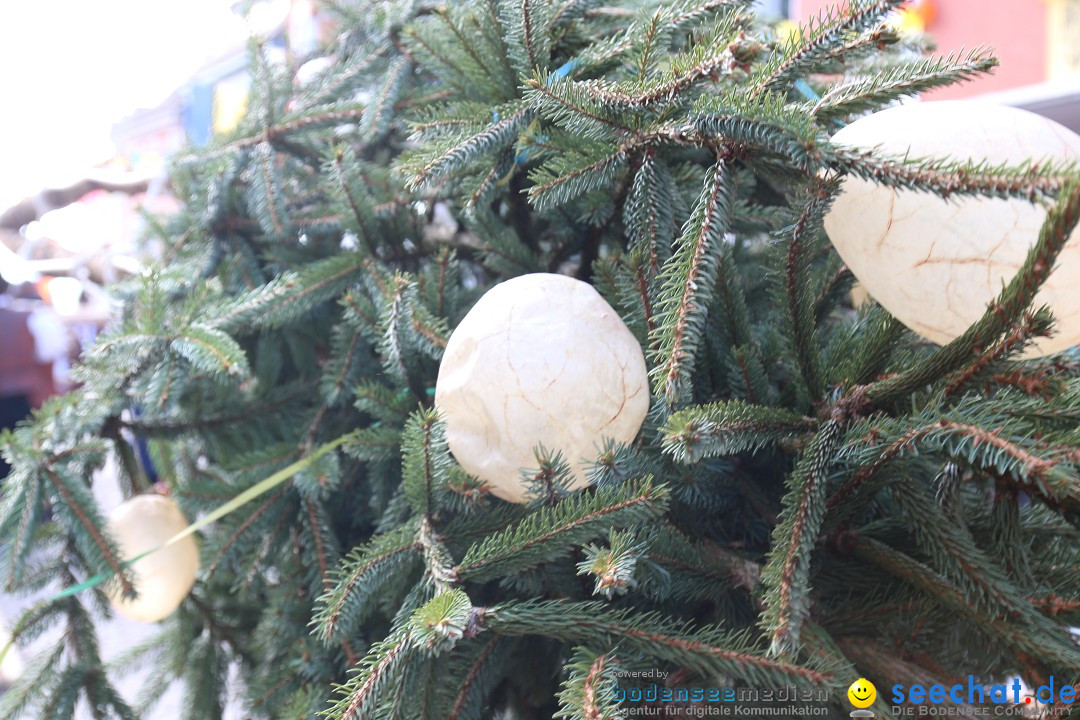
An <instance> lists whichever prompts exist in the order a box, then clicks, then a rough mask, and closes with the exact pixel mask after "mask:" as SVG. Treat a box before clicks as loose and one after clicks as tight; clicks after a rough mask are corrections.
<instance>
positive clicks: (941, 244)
mask: <svg viewBox="0 0 1080 720" xmlns="http://www.w3.org/2000/svg"><path fill="white" fill-rule="evenodd" d="M832 142H833V143H835V144H837V145H842V146H846V147H850V148H857V149H861V150H872V149H875V148H876V149H877V152H878V153H879V154H880V155H881V156H883V157H884V156H891V157H903V156H908V157H910V158H912V159H915V158H933V159H945V158H950V159H953V160H958V161H972V162H981V161H986V162H988V163H990V164H992V165H997V164H1001V163H1007V164H1009V165H1014V166H1021V165H1030V164H1031V163H1032V162H1033V161H1035V162H1039V163H1043V162H1046V161H1050V162H1054V163H1067V162H1071V161H1076V160H1080V136H1078V135H1076V134H1075V133H1073V132H1072V131H1070V130H1068V129H1067V128H1065V127H1063V126H1061V125H1059V124H1058V123H1056V122H1054V121H1052V120H1048V119H1046V118H1044V117H1041V116H1039V115H1035V114H1034V113H1030V112H1027V111H1026V110H1019V109H1017V108H1012V107H1002V106H998V105H991V104H986V103H979V102H969V101H943V102H926V103H912V104H907V105H899V106H896V107H891V108H888V109H886V110H882V111H880V112H877V113H874V114H873V115H869V116H867V117H864V118H861V119H859V120H856V121H855V122H853V123H851V124H850V125H848V126H847V127H845V128H843V129H841V130H840V131H839V132H837V133H836V134H835V135H834V136H833V138H832ZM1045 218H1046V209H1045V208H1044V207H1043V206H1041V205H1037V204H1034V203H1031V202H1028V201H1027V200H1024V199H1020V198H1008V199H1003V198H983V197H974V196H959V195H955V196H952V197H950V198H948V199H943V198H940V197H938V196H936V195H934V194H932V193H928V192H917V191H914V190H906V189H894V188H890V187H885V186H884V185H879V184H877V183H874V182H871V181H869V180H864V179H862V178H858V177H854V176H848V177H845V178H844V180H843V186H842V188H841V192H840V194H839V196H838V197H837V198H836V201H835V202H834V203H833V206H832V208H831V209H830V211H829V213H828V214H827V215H826V217H825V231H826V232H827V233H828V236H829V239H830V240H831V241H832V244H833V245H834V246H835V247H836V250H837V252H838V253H840V257H841V258H843V260H844V262H845V263H846V264H847V266H848V268H850V269H851V272H852V273H854V275H855V277H856V278H858V280H859V282H860V283H861V284H862V285H863V286H864V287H865V288H866V290H867V292H869V294H870V295H871V296H873V298H874V299H875V300H876V301H877V302H879V303H881V305H882V306H884V307H885V309H886V310H888V311H889V312H890V313H892V315H893V316H895V317H896V318H897V319H898V320H900V321H901V322H902V323H904V324H905V325H906V326H907V327H909V328H911V329H912V330H914V331H915V332H916V333H918V334H919V335H921V336H923V337H924V338H926V339H927V340H930V341H932V342H935V343H939V344H945V343H948V342H950V341H951V340H954V339H955V338H957V337H959V336H960V335H961V334H963V332H964V331H965V330H967V329H968V327H969V326H970V325H972V324H973V323H974V322H976V321H977V320H979V318H981V317H982V315H983V313H984V312H985V311H986V307H987V305H988V304H989V303H990V302H992V301H993V300H994V299H995V298H996V297H997V296H998V295H999V294H1000V292H1001V289H1002V287H1003V285H1004V284H1005V283H1008V282H1009V280H1010V279H1012V277H1013V276H1014V275H1015V274H1016V272H1017V271H1018V270H1019V269H1020V267H1021V265H1023V263H1024V260H1025V258H1026V257H1027V253H1028V250H1030V249H1031V246H1032V245H1034V244H1035V242H1036V241H1037V240H1038V237H1039V230H1040V228H1041V226H1042V223H1043V220H1044V219H1045ZM1078 236H1080V233H1075V232H1074V234H1073V235H1072V237H1071V238H1070V239H1069V241H1068V243H1067V244H1066V245H1065V247H1064V248H1063V250H1062V251H1061V253H1060V255H1059V256H1058V261H1057V265H1056V268H1055V270H1054V272H1053V273H1052V274H1051V275H1050V277H1049V279H1048V280H1047V281H1046V283H1045V284H1044V285H1043V287H1042V289H1041V291H1040V292H1039V294H1038V296H1037V297H1036V298H1035V303H1034V305H1035V307H1038V306H1041V305H1049V306H1050V308H1051V309H1052V310H1053V313H1054V316H1055V317H1056V319H1057V323H1056V326H1055V332H1054V335H1053V337H1051V338H1039V339H1038V340H1037V342H1034V343H1033V344H1032V345H1031V346H1030V347H1029V348H1028V350H1027V353H1026V356H1027V357H1041V356H1043V355H1049V354H1051V353H1055V352H1059V351H1062V350H1066V349H1068V348H1070V347H1072V346H1074V345H1077V344H1080V284H1078V283H1077V282H1076V279H1077V277H1078V276H1080V240H1078Z"/></svg>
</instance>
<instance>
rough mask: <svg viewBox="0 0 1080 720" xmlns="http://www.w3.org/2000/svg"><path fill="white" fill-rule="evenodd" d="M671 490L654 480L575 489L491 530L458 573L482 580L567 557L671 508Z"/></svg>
mask: <svg viewBox="0 0 1080 720" xmlns="http://www.w3.org/2000/svg"><path fill="white" fill-rule="evenodd" d="M667 502H668V491H667V489H666V488H663V487H654V486H653V485H652V483H651V481H646V482H645V483H644V484H643V485H641V486H634V485H626V486H623V487H620V488H611V489H604V490H600V491H598V492H597V493H595V494H593V495H588V494H576V495H571V496H569V497H567V498H566V499H564V500H562V501H560V502H558V503H557V504H555V505H554V506H552V507H549V508H543V509H542V510H540V511H539V512H537V513H534V514H533V515H531V516H529V517H527V518H526V519H525V520H524V521H522V522H521V523H520V524H518V525H517V526H515V527H512V528H509V529H507V530H504V531H502V532H499V533H493V534H492V535H490V536H488V537H487V539H485V540H484V541H483V542H482V543H480V544H478V545H474V546H472V547H471V548H469V551H468V552H467V553H465V557H464V558H462V560H461V563H460V564H459V565H458V566H457V567H456V568H454V573H455V575H456V576H457V577H460V578H462V579H463V580H469V581H474V582H479V581H483V580H487V579H490V578H494V577H499V576H500V575H503V574H507V573H517V572H521V571H522V570H524V569H526V568H531V567H536V566H537V565H539V564H540V563H543V562H550V561H552V560H555V559H557V558H559V557H562V556H564V555H565V554H566V553H567V552H569V550H570V549H571V548H573V547H575V546H577V545H580V544H582V543H584V542H586V541H588V540H591V539H593V538H595V537H597V536H598V535H600V534H601V533H603V532H606V531H608V530H609V529H611V528H624V527H631V526H634V525H639V524H642V523H644V522H646V521H648V520H650V519H653V518H656V517H658V516H659V515H661V514H662V513H663V512H664V510H665V509H666V508H667Z"/></svg>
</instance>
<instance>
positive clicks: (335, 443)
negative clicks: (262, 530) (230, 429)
mask: <svg viewBox="0 0 1080 720" xmlns="http://www.w3.org/2000/svg"><path fill="white" fill-rule="evenodd" d="M355 437H356V431H353V432H350V433H346V434H345V435H342V436H341V437H339V438H337V439H335V440H331V441H330V442H328V443H326V444H324V445H320V446H319V447H317V448H316V449H315V450H314V451H312V452H311V453H310V454H308V455H306V456H305V457H303V458H301V459H299V460H297V461H296V462H294V463H292V464H291V465H288V466H287V467H284V468H282V469H281V470H278V471H277V472H275V473H273V474H272V475H270V476H269V477H267V478H266V479H264V480H261V481H259V482H258V483H256V484H255V485H252V486H251V487H249V488H248V489H247V490H245V491H243V492H242V493H240V494H239V495H237V496H236V497H234V498H232V499H230V500H229V501H228V502H226V503H223V504H222V505H220V506H218V507H216V508H214V509H213V510H211V511H210V512H209V513H207V514H206V515H204V516H202V517H201V518H199V519H198V520H196V521H195V522H193V523H191V524H190V525H188V526H187V527H186V528H184V529H183V530H181V531H180V532H178V533H176V534H175V535H173V536H172V537H171V538H169V539H168V540H166V541H165V542H163V543H162V544H161V545H158V546H157V547H155V548H151V549H149V550H147V551H146V552H143V553H140V554H138V555H136V556H135V557H133V558H129V559H128V560H125V561H124V562H122V563H121V565H122V566H123V567H125V568H130V567H131V566H132V565H134V564H135V563H136V562H138V561H139V560H142V559H143V558H144V557H146V556H148V555H153V554H154V553H156V552H158V551H160V550H164V549H165V548H167V547H169V546H170V545H173V544H175V543H178V542H180V541H181V540H183V539H184V538H186V537H188V536H189V535H193V534H195V533H196V532H198V531H199V530H201V529H202V528H204V527H206V526H207V525H210V524H211V523H214V522H217V521H218V520H220V519H221V518H223V517H225V516H226V515H228V514H229V513H231V512H233V511H235V510H237V509H239V508H241V507H243V506H244V505H246V504H247V503H249V502H251V501H252V500H254V499H255V498H257V497H259V496H260V495H264V494H266V493H267V492H269V491H270V490H273V489H274V488H275V487H277V486H278V485H280V484H281V483H283V482H285V481H286V480H288V479H290V478H291V477H293V476H294V475H296V474H297V473H298V472H300V471H301V470H305V469H306V468H308V467H310V466H311V465H312V464H314V463H315V461H316V460H318V459H319V458H321V457H322V456H323V455H325V454H327V453H328V452H331V451H333V450H336V449H337V448H339V447H341V446H342V445H344V444H345V443H347V442H348V441H349V440H351V439H353V438H355ZM115 574H116V573H115V572H113V571H112V570H106V571H104V572H100V573H98V574H96V575H92V576H90V577H88V578H86V579H85V580H83V581H82V582H80V583H78V584H76V585H72V586H70V587H66V588H64V589H63V590H61V591H60V592H58V593H56V594H55V595H53V596H52V597H50V598H49V599H48V600H46V601H44V603H43V604H49V603H54V602H56V601H57V600H63V599H64V598H66V597H72V596H74V595H78V594H79V593H81V592H83V591H84V590H89V589H90V588H93V587H97V586H98V585H100V584H102V583H103V582H105V581H107V580H108V579H109V578H111V577H112V576H113V575H115ZM17 637H18V630H17V629H16V630H15V631H13V632H12V633H11V639H10V640H8V642H7V643H6V644H5V645H4V647H3V649H2V650H0V663H3V662H4V658H6V657H7V654H8V652H9V651H10V650H11V648H12V647H13V646H14V645H15V639H16V638H17Z"/></svg>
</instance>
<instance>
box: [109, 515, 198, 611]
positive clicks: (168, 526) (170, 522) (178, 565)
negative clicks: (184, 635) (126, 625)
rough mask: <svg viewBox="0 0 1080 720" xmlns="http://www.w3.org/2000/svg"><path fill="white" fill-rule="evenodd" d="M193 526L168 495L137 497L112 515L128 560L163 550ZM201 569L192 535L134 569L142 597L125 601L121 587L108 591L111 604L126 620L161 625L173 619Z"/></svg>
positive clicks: (112, 529)
mask: <svg viewBox="0 0 1080 720" xmlns="http://www.w3.org/2000/svg"><path fill="white" fill-rule="evenodd" d="M187 526H188V521H187V518H185V517H184V514H183V513H182V512H180V508H179V507H178V506H177V504H176V501H174V500H173V499H172V498H167V497H164V496H163V495H137V496H135V497H133V498H131V499H130V500H128V501H126V502H124V503H121V504H120V505H119V506H118V507H117V508H116V509H115V510H113V511H112V513H110V515H109V522H108V526H107V527H108V531H109V534H110V535H111V536H112V537H113V538H114V539H115V540H116V542H117V544H118V545H119V550H120V554H121V556H122V557H123V558H124V559H125V560H130V559H131V558H133V557H135V556H137V555H140V554H141V553H144V552H146V551H147V550H152V549H153V548H156V547H158V546H160V545H161V544H162V543H164V542H165V541H166V540H168V539H169V538H171V537H173V536H174V535H176V534H177V533H178V532H180V531H181V530H183V529H184V528H186V527H187ZM198 569H199V549H198V548H197V547H196V546H195V538H193V537H192V536H190V535H189V536H187V537H185V538H184V539H182V540H179V541H177V542H175V543H173V544H172V545H170V546H168V547H165V548H162V549H161V550H158V551H156V552H153V553H150V554H149V555H147V556H146V557H144V558H141V559H139V560H137V561H135V563H134V564H133V565H132V566H131V575H132V577H133V580H134V583H135V590H136V591H137V592H138V597H137V598H135V599H134V600H125V599H124V597H123V590H122V588H120V586H119V583H112V584H111V585H110V586H109V590H108V591H107V593H108V595H109V601H110V602H111V603H112V605H113V607H114V608H116V611H117V612H118V613H120V614H121V615H123V616H124V617H128V618H131V619H132V620H138V621H139V622H157V621H158V620H161V619H163V618H165V617H168V616H169V615H171V614H172V612H173V611H174V610H176V608H177V607H179V606H180V602H181V601H182V600H183V599H184V598H185V597H187V595H188V593H189V592H191V588H192V586H193V585H194V584H195V573H196V572H198Z"/></svg>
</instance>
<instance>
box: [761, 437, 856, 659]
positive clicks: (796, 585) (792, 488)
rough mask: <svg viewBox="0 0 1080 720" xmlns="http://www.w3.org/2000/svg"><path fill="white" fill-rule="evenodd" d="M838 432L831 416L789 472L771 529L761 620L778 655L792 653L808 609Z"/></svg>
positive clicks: (795, 648) (762, 576)
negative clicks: (781, 505)
mask: <svg viewBox="0 0 1080 720" xmlns="http://www.w3.org/2000/svg"><path fill="white" fill-rule="evenodd" d="M842 434H843V433H842V432H841V427H840V423H839V422H838V421H837V420H835V419H830V420H827V421H826V422H825V423H824V424H823V425H822V426H821V429H820V430H818V433H817V435H815V437H814V439H813V440H812V441H811V442H810V444H809V445H808V446H807V448H806V450H805V451H804V453H803V457H802V458H801V459H800V461H799V463H798V464H797V465H796V467H795V470H794V471H793V472H792V474H791V478H790V480H789V482H788V488H789V490H788V493H787V494H786V495H785V496H784V509H783V511H782V514H781V522H780V524H779V525H777V526H776V528H775V530H774V531H773V537H772V547H773V549H772V551H771V552H770V553H769V562H768V563H767V564H766V566H765V569H764V571H763V572H762V575H761V578H762V582H763V583H764V585H765V588H766V591H767V595H766V605H767V606H768V609H767V610H766V611H765V613H763V615H762V621H761V622H762V625H763V626H764V627H765V629H766V631H767V632H768V633H769V634H770V636H771V643H772V644H771V649H772V652H773V653H774V654H776V655H780V656H794V655H795V653H796V651H797V649H798V647H799V632H800V630H801V628H802V624H803V621H805V619H806V617H807V615H809V612H810V602H809V597H808V596H809V593H810V555H811V553H812V552H813V551H814V547H815V546H816V545H817V540H818V535H819V533H820V530H821V523H822V520H823V519H824V516H825V483H826V480H827V474H828V469H829V465H830V464H831V462H832V459H833V455H834V454H835V452H836V446H837V444H838V443H839V441H840V438H841V437H842Z"/></svg>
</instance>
